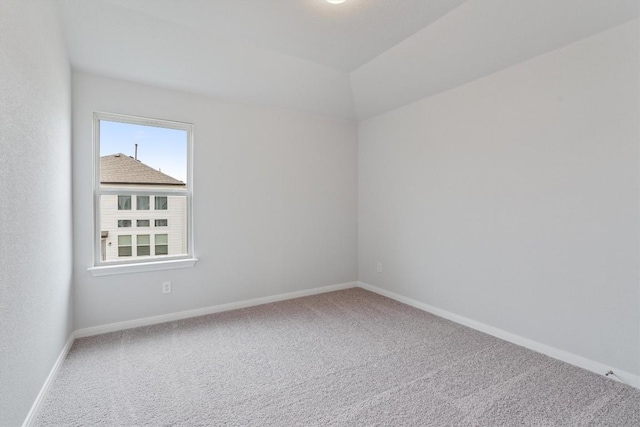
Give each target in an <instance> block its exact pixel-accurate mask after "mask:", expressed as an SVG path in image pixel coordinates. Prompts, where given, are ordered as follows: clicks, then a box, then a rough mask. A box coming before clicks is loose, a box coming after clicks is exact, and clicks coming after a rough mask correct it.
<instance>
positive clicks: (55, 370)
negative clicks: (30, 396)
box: [22, 332, 75, 427]
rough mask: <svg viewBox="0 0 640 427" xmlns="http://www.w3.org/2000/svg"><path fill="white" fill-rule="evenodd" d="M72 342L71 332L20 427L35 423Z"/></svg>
mask: <svg viewBox="0 0 640 427" xmlns="http://www.w3.org/2000/svg"><path fill="white" fill-rule="evenodd" d="M74 340H75V333H74V332H72V333H71V335H69V339H68V340H67V343H66V344H65V345H64V347H63V348H62V351H61V352H60V355H59V356H58V358H57V359H56V363H54V364H53V368H51V371H50V372H49V375H48V376H47V379H46V380H45V381H44V384H43V385H42V388H41V389H40V392H39V393H38V396H37V397H36V400H35V401H34V402H33V405H31V409H30V410H29V413H28V414H27V418H25V420H24V422H23V423H22V427H29V426H30V425H31V424H32V423H33V422H34V421H35V419H36V417H37V415H38V411H39V410H40V406H41V405H42V402H44V398H45V397H46V395H47V393H48V392H49V387H51V384H53V381H54V380H55V379H56V376H57V375H58V371H59V370H60V367H62V362H64V359H66V357H67V354H68V353H69V350H71V346H72V345H73V341H74Z"/></svg>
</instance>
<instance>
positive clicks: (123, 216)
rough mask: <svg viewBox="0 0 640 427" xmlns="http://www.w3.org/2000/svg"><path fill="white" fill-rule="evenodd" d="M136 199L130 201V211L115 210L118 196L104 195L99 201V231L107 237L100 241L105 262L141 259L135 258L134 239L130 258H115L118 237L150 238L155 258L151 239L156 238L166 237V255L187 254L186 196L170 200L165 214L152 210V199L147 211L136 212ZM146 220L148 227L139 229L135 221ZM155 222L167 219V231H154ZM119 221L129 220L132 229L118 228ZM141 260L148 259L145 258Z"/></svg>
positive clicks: (159, 229) (162, 211)
mask: <svg viewBox="0 0 640 427" xmlns="http://www.w3.org/2000/svg"><path fill="white" fill-rule="evenodd" d="M136 201H137V200H136V196H132V197H131V210H118V196H117V195H104V196H102V197H101V208H102V209H101V221H100V224H101V226H100V230H101V231H107V232H108V233H109V235H108V236H107V238H106V239H103V240H104V241H105V242H104V246H103V247H105V248H106V252H105V254H106V257H105V260H106V261H115V260H118V259H120V260H129V259H136V258H140V257H137V256H136V248H135V243H136V239H135V238H133V240H132V244H133V246H134V247H133V252H132V253H133V256H130V257H118V236H119V235H132V236H137V235H139V234H149V235H151V236H152V237H151V255H152V256H153V255H154V253H155V252H154V238H153V236H154V235H156V234H167V235H168V236H169V237H168V239H169V255H183V254H186V253H187V221H186V219H187V198H186V197H185V196H169V197H168V198H167V204H168V206H167V210H155V209H154V207H155V206H154V196H150V200H149V202H150V203H149V205H150V206H149V210H137V205H136ZM140 219H145V220H149V227H138V226H137V224H136V221H137V220H140ZM156 219H166V220H167V221H168V224H167V227H156V226H155V220H156ZM118 220H131V227H130V228H129V227H126V228H119V227H118ZM144 258H149V257H148V256H145V257H144Z"/></svg>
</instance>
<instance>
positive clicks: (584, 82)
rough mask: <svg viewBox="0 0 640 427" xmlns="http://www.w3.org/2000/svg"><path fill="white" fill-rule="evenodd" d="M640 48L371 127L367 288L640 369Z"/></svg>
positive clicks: (481, 88)
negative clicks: (378, 266)
mask: <svg viewBox="0 0 640 427" xmlns="http://www.w3.org/2000/svg"><path fill="white" fill-rule="evenodd" d="M638 47H639V46H638V21H637V20H635V21H631V22H630V23H627V24H624V25H622V26H619V27H616V28H614V29H611V30H608V31H606V32H604V33H601V34H599V35H597V36H594V37H591V38H589V39H585V40H583V41H580V42H578V43H575V44H573V45H570V46H568V47H566V48H563V49H560V50H557V51H554V52H552V53H549V54H546V55H542V56H540V57H537V58H535V59H532V60H530V61H528V62H525V63H522V64H520V65H517V66H514V67H511V68H509V69H506V70H503V71H501V72H498V73H496V74H493V75H491V76H488V77H486V78H483V79H481V80H477V81H475V82H472V83H469V84H467V85H464V86H461V87H458V88H456V89H454V90H451V91H448V92H445V93H442V94H440V95H436V96H433V97H430V98H425V99H423V100H421V101H419V102H417V103H414V104H411V105H408V106H406V107H403V108H400V109H398V110H395V111H392V112H389V113H386V114H383V115H380V116H378V117H375V118H372V119H369V120H366V121H363V122H361V123H360V125H359V147H358V150H359V278H360V280H361V281H363V282H366V283H369V284H372V285H376V286H378V287H381V288H383V289H386V290H389V291H392V292H396V293H398V294H401V295H403V296H406V297H409V298H413V299H415V300H418V301H420V302H423V303H426V304H430V305H432V306H435V307H437V308H439V309H444V310H447V311H449V312H452V313H455V314H457V315H461V316H464V317H467V318H469V319H472V320H475V321H478V322H482V323H484V324H487V325H490V326H493V327H497V328H500V329H502V330H504V331H507V332H511V333H514V334H517V335H520V336H522V337H525V338H528V339H531V340H535V341H538V342H540V343H543V344H546V345H550V346H553V347H555V348H558V349H561V350H565V351H569V352H571V353H574V354H576V355H579V356H582V357H585V358H588V359H591V360H594V361H598V362H601V363H604V364H608V365H610V366H612V367H614V368H619V369H622V370H625V371H627V372H630V373H633V374H636V375H637V374H640V366H639V363H640V362H639V361H640V351H639V350H640V342H639V339H640V330H639V328H640V287H639V264H638V260H639V255H640V254H639V252H638V245H639V234H638V233H639V220H640V215H639V165H638V158H639V157H638V156H639V149H638V142H639V140H640V135H639V121H638V118H639V115H640V110H639V87H638V75H639V72H640V70H639V67H638V50H639V49H638ZM377 262H382V263H383V272H382V273H377V272H376V263H377Z"/></svg>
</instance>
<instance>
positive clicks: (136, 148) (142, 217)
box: [0, 0, 192, 263]
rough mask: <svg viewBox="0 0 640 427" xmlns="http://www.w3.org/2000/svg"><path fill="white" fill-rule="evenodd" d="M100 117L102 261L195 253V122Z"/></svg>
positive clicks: (97, 138) (99, 212)
mask: <svg viewBox="0 0 640 427" xmlns="http://www.w3.org/2000/svg"><path fill="white" fill-rule="evenodd" d="M0 1H1V0H0ZM94 117H95V118H96V119H97V129H98V130H99V132H98V133H97V134H96V135H95V136H96V141H94V142H95V143H96V147H98V150H97V153H96V159H95V161H96V167H97V169H98V170H99V173H98V174H97V178H99V183H97V184H98V185H97V187H96V188H98V190H97V191H98V195H99V197H98V206H97V209H98V212H97V215H96V218H99V222H98V223H97V224H96V225H95V226H96V228H97V229H98V230H99V231H100V234H98V232H97V231H96V233H95V235H96V236H98V235H100V236H102V237H101V238H100V239H101V240H100V242H99V243H100V246H99V247H100V254H99V255H98V256H96V262H97V263H100V261H104V262H107V263H108V262H110V261H118V258H119V257H121V256H127V257H131V258H133V259H131V261H134V259H135V258H136V257H144V260H145V261H146V260H148V258H149V257H154V256H164V255H169V256H185V255H189V247H190V246H191V245H190V244H189V242H188V235H187V230H188V229H189V228H190V217H191V214H190V212H189V211H190V204H189V203H188V200H189V198H190V197H191V193H190V188H189V186H188V185H187V176H189V175H190V174H191V172H190V171H189V170H188V168H189V162H188V155H189V149H190V148H189V145H190V142H191V138H192V135H191V132H192V130H191V129H192V127H191V125H188V124H185V123H177V122H176V123H174V124H171V122H167V121H158V122H157V123H154V120H153V119H143V118H139V117H126V116H115V115H110V114H106V113H96V115H95V116H94ZM140 123H144V124H140ZM167 126H169V127H167ZM171 126H174V127H175V128H173V129H172V128H171ZM152 199H153V200H152ZM132 211H133V212H132ZM136 212H138V213H137V214H136ZM168 218H171V224H169V221H168ZM152 224H153V225H152ZM153 226H155V227H162V229H160V230H156V231H159V232H161V233H162V234H163V236H161V237H160V238H159V241H158V242H156V239H155V238H154V237H151V236H149V240H150V242H146V241H145V238H144V237H143V238H142V239H141V240H140V241H139V240H138V238H137V237H130V238H129V240H128V241H122V244H120V243H121V242H120V241H119V239H118V235H119V233H122V232H124V233H129V234H134V233H135V231H139V232H141V233H145V234H143V235H149V234H150V233H149V232H150V231H152V230H151V228H147V227H153ZM130 227H133V228H130ZM130 230H131V231H130ZM132 231H133V233H132ZM125 240H126V239H125ZM96 246H97V245H96ZM156 246H157V251H156ZM149 252H150V253H149Z"/></svg>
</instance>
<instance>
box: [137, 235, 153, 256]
mask: <svg viewBox="0 0 640 427" xmlns="http://www.w3.org/2000/svg"><path fill="white" fill-rule="evenodd" d="M136 244H137V248H136V255H137V256H148V255H151V240H150V238H149V235H148V234H138V236H137V237H136Z"/></svg>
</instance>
